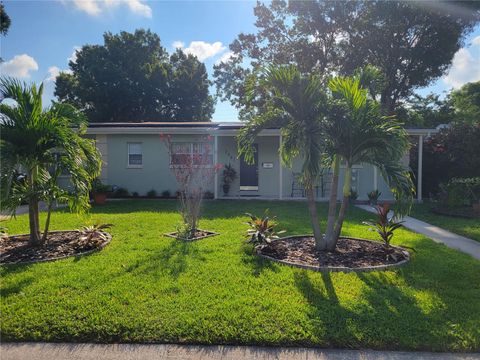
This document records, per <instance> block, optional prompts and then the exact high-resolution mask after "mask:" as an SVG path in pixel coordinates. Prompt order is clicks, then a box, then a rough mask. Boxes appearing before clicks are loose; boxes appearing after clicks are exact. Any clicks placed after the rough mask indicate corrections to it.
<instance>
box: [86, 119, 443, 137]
mask: <svg viewBox="0 0 480 360" xmlns="http://www.w3.org/2000/svg"><path fill="white" fill-rule="evenodd" d="M243 126H244V123H243V122H240V121H235V122H233V121H231V122H209V121H203V122H161V121H148V122H108V123H90V124H89V125H88V133H89V134H159V133H166V134H212V135H215V134H222V135H235V134H236V133H237V131H238V130H239V129H241V128H242V127H243ZM406 130H407V132H408V133H409V134H410V135H425V136H429V135H431V134H435V133H437V132H438V130H437V129H419V128H415V129H406ZM260 135H268V136H273V135H280V131H279V129H278V128H270V129H265V130H263V131H262V133H261V134H260Z"/></svg>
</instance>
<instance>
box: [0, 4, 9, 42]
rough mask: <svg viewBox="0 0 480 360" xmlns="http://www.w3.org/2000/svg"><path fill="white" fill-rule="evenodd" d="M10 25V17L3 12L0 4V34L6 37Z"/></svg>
mask: <svg viewBox="0 0 480 360" xmlns="http://www.w3.org/2000/svg"><path fill="white" fill-rule="evenodd" d="M10 24H11V20H10V16H8V14H7V12H6V11H5V6H4V5H3V3H0V34H2V35H7V33H8V29H9V28H10Z"/></svg>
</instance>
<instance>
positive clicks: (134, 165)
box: [127, 141, 143, 169]
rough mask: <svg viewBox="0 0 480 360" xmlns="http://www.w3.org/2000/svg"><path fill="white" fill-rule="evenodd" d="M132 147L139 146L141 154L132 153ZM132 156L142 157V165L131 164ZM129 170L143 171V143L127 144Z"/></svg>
mask: <svg viewBox="0 0 480 360" xmlns="http://www.w3.org/2000/svg"><path fill="white" fill-rule="evenodd" d="M130 145H139V146H140V154H138V153H135V154H133V153H130ZM130 155H141V159H142V163H141V164H130ZM127 168H129V169H141V168H143V143H142V142H139V141H129V142H127Z"/></svg>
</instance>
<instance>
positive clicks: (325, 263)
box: [259, 237, 408, 268]
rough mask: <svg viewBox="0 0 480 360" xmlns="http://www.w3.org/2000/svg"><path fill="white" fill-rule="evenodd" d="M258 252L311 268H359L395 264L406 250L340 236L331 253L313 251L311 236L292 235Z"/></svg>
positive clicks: (313, 243) (406, 255) (402, 258)
mask: <svg viewBox="0 0 480 360" xmlns="http://www.w3.org/2000/svg"><path fill="white" fill-rule="evenodd" d="M259 252H260V254H263V255H266V256H269V257H272V258H274V259H277V260H282V261H287V262H290V263H295V264H299V265H307V266H313V267H346V268H363V267H369V266H379V265H388V264H395V263H398V262H400V261H402V260H406V259H408V252H406V250H403V249H399V248H396V247H391V248H389V249H386V248H385V247H384V246H383V244H382V243H380V242H376V241H368V240H359V239H351V238H340V239H339V240H338V243H337V247H336V249H335V251H333V252H327V251H316V250H315V239H314V238H313V237H292V238H285V239H279V240H275V241H273V242H271V243H270V244H268V245H267V246H265V247H263V248H262V249H260V250H259Z"/></svg>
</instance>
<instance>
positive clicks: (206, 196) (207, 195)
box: [203, 190, 215, 199]
mask: <svg viewBox="0 0 480 360" xmlns="http://www.w3.org/2000/svg"><path fill="white" fill-rule="evenodd" d="M214 197H215V195H214V194H213V193H212V192H211V191H208V190H207V191H205V192H204V193H203V198H204V199H213V198H214Z"/></svg>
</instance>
